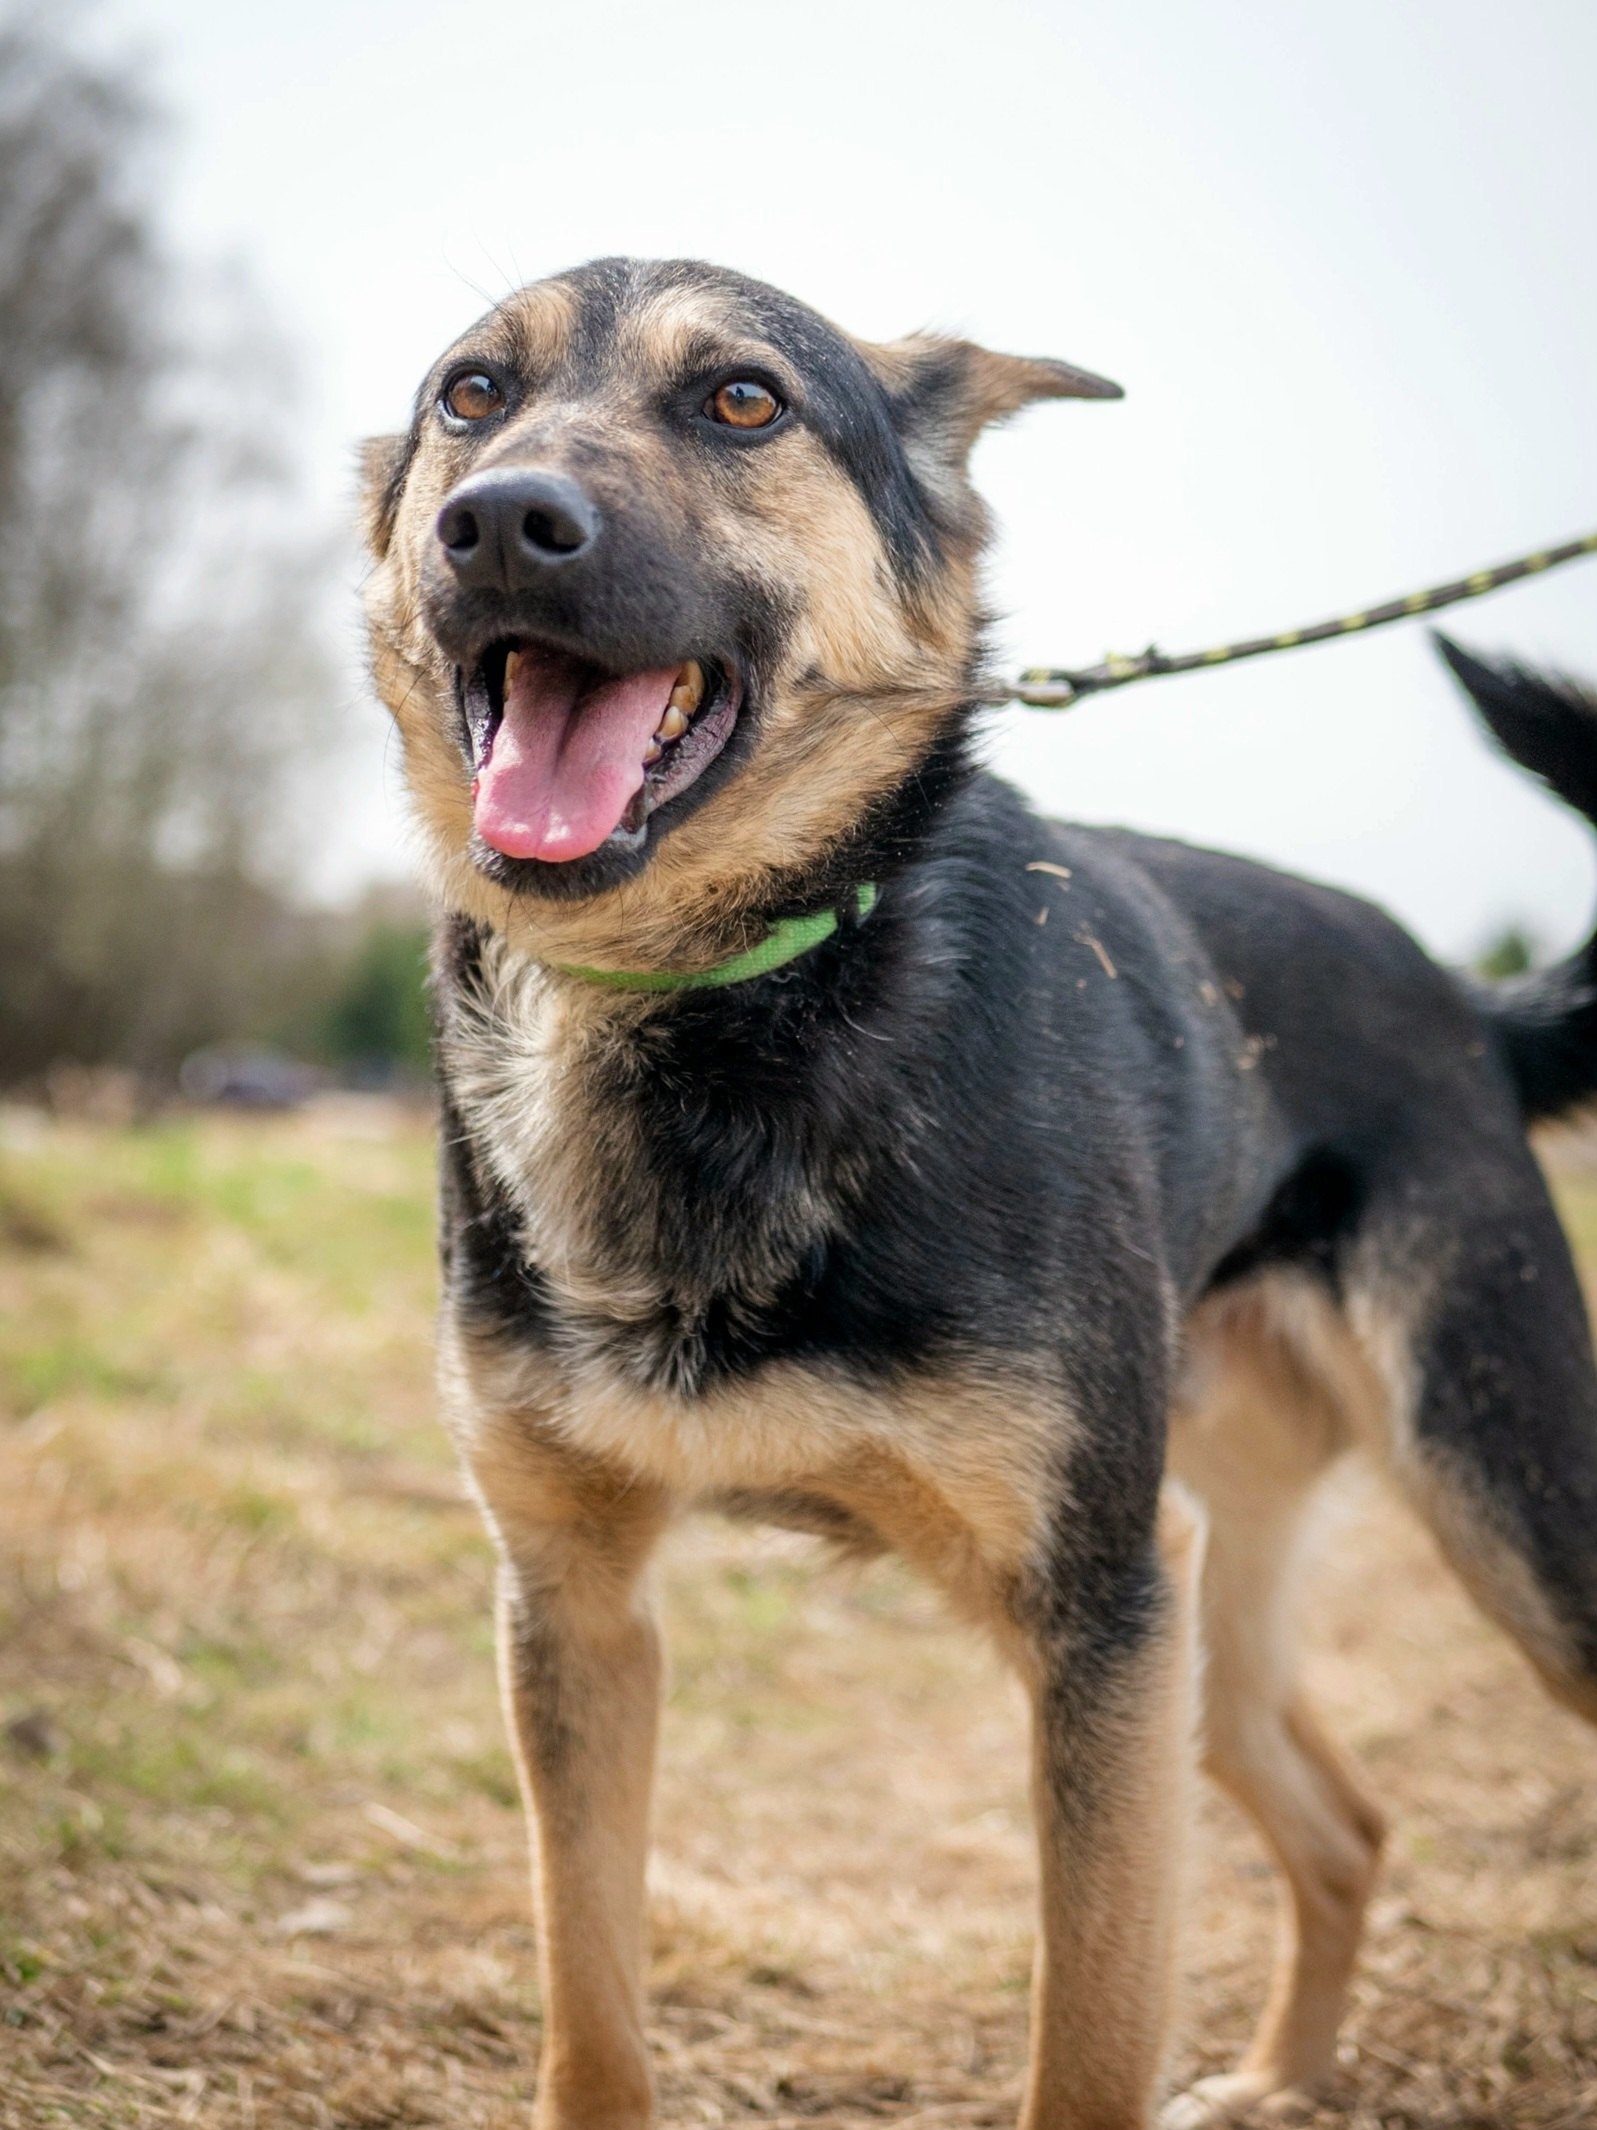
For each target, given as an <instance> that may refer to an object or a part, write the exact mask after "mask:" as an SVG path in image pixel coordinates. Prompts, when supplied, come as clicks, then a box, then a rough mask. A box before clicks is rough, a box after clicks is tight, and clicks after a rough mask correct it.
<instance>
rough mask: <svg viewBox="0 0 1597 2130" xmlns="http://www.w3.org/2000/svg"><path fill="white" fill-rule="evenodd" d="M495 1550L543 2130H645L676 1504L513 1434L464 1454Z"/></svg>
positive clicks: (493, 1437)
mask: <svg viewBox="0 0 1597 2130" xmlns="http://www.w3.org/2000/svg"><path fill="white" fill-rule="evenodd" d="M468 1459H469V1462H470V1465H471V1469H472V1473H473V1477H474V1478H475V1480H476V1483H477V1486H478V1488H479V1490H480V1492H481V1494H482V1496H483V1499H484V1502H485V1505H486V1508H487V1512H488V1517H489V1521H490V1524H491V1525H492V1527H493V1529H494V1532H495V1535H496V1537H497V1538H498V1541H499V1548H500V1575H499V1663H500V1679H501V1684H502V1687H503V1692H504V1701H505V1712H506V1717H507V1719H508V1723H509V1728H510V1734H511V1742H512V1745H513V1746H514V1748H515V1753H516V1759H517V1763H518V1768H519V1772H520V1777H521V1786H522V1794H523V1797H524V1799H525V1802H526V1807H527V1815H528V1819H529V1821H530V1823H531V1829H532V1837H533V1852H534V1893H535V1905H536V1908H537V1921H538V1957H539V1973H540V1981H541V1985H542V1998H543V2050H542V2055H541V2058H540V2062H539V2069H538V2101H537V2112H536V2116H535V2122H536V2126H537V2130H643V2126H644V2125H645V2124H646V2123H647V2122H648V2121H649V2119H650V2116H651V2114H652V2110H653V2088H652V2080H651V2077H650V2071H649V2063H648V2056H647V2053H646V2049H645V2043H644V2032H643V2006H642V1988H643V1958H644V1924H643V1911H644V1865H645V1856H646V1848H647V1841H648V1811H649V1791H650V1786H651V1782H652V1777H653V1766H654V1746H655V1732H656V1726H657V1717H658V1705H659V1692H660V1672H661V1659H660V1648H659V1639H658V1636H657V1633H656V1630H655V1626H654V1622H653V1619H652V1617H651V1616H650V1613H649V1611H648V1609H647V1606H646V1604H645V1602H644V1600H643V1597H642V1594H641V1589H640V1578H641V1575H642V1571H643V1568H644V1565H645V1563H646V1560H647V1558H648V1555H649V1552H650V1551H651V1549H652V1547H653V1544H654V1541H655V1539H656V1537H657V1536H658V1535H659V1532H660V1530H661V1528H662V1526H663V1523H664V1521H665V1504H664V1503H663V1502H662V1501H661V1500H660V1499H659V1497H658V1496H656V1495H655V1494H654V1493H653V1492H652V1490H650V1489H649V1488H647V1487H638V1486H628V1485H625V1484H623V1483H622V1482H620V1481H619V1480H617V1479H616V1478H615V1477H614V1475H607V1474H605V1473H604V1472H602V1471H601V1470H599V1469H597V1468H590V1467H589V1466H588V1465H587V1464H586V1461H585V1460H578V1459H571V1458H567V1457H565V1456H564V1455H562V1454H557V1453H551V1452H547V1451H545V1452H540V1451H539V1450H538V1449H537V1448H536V1447H535V1440H534V1437H533V1435H532V1431H531V1426H530V1423H529V1425H528V1426H527V1427H526V1428H525V1429H524V1430H523V1429H518V1428H517V1427H516V1425H515V1423H514V1422H510V1423H505V1424H502V1425H501V1426H500V1427H498V1428H495V1429H493V1430H492V1431H491V1432H490V1433H489V1434H488V1436H487V1439H486V1440H485V1439H484V1437H483V1436H482V1435H481V1434H479V1435H478V1437H477V1440H476V1441H475V1442H474V1443H472V1444H470V1445H469V1447H468Z"/></svg>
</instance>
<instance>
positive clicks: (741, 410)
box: [704, 377, 782, 429]
mask: <svg viewBox="0 0 1597 2130" xmlns="http://www.w3.org/2000/svg"><path fill="white" fill-rule="evenodd" d="M704 411H705V413H706V414H707V415H708V416H709V417H710V419H711V421H712V422H724V423H725V424H726V426H727V427H728V428H729V429H769V428H770V426H771V424H772V422H774V421H775V420H776V417H777V416H778V415H779V414H780V413H781V411H782V402H781V401H780V400H779V399H778V398H777V396H776V394H775V393H774V392H773V391H772V390H771V389H770V387H769V386H768V385H762V384H761V383H760V382H759V380H758V379H757V378H754V377H734V378H731V379H729V380H728V382H727V383H726V384H724V385H722V386H721V387H720V389H719V390H718V391H715V392H712V393H711V394H710V396H709V398H708V399H707V400H706V401H705V402H704Z"/></svg>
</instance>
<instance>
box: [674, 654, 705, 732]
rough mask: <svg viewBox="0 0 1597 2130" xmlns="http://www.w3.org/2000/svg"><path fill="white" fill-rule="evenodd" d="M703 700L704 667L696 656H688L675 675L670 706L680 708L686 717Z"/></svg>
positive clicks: (689, 715)
mask: <svg viewBox="0 0 1597 2130" xmlns="http://www.w3.org/2000/svg"><path fill="white" fill-rule="evenodd" d="M703 700H704V668H703V666H701V665H700V664H699V661H698V660H697V659H696V658H690V659H689V660H688V662H687V664H686V665H685V666H684V667H683V668H682V671H681V672H680V673H679V674H678V675H677V677H676V686H675V687H674V688H673V689H672V690H671V708H672V709H673V710H680V711H681V712H682V714H683V716H684V717H685V718H687V717H691V716H692V715H693V713H694V711H695V710H697V709H698V707H699V705H700V703H702V702H703ZM673 736H674V735H673Z"/></svg>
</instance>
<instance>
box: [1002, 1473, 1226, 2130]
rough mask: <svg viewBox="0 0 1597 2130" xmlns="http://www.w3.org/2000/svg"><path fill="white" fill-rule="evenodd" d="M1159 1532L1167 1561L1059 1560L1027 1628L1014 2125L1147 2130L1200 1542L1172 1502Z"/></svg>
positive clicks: (1171, 1951)
mask: <svg viewBox="0 0 1597 2130" xmlns="http://www.w3.org/2000/svg"><path fill="white" fill-rule="evenodd" d="M1159 1536H1160V1551H1161V1552H1162V1554H1163V1564H1162V1566H1161V1564H1160V1563H1159V1562H1158V1561H1157V1560H1150V1561H1149V1562H1148V1563H1146V1564H1145V1565H1144V1566H1142V1567H1140V1568H1138V1567H1133V1568H1130V1569H1128V1570H1127V1571H1125V1572H1124V1573H1123V1574H1121V1575H1119V1576H1117V1577H1106V1576H1105V1575H1104V1574H1103V1572H1102V1564H1101V1563H1096V1564H1094V1565H1095V1567H1096V1568H1097V1570H1098V1572H1097V1573H1094V1574H1090V1575H1089V1573H1088V1572H1086V1571H1085V1570H1083V1569H1081V1568H1080V1567H1078V1566H1074V1565H1072V1564H1069V1563H1065V1564H1061V1565H1060V1566H1059V1567H1058V1568H1057V1569H1056V1571H1055V1573H1056V1576H1057V1577H1058V1578H1059V1583H1056V1585H1055V1596H1056V1598H1057V1597H1058V1595H1059V1588H1060V1583H1063V1584H1069V1585H1071V1587H1070V1588H1069V1589H1068V1591H1067V1592H1066V1593H1065V1595H1064V1602H1063V1603H1055V1604H1053V1605H1048V1606H1045V1607H1044V1608H1042V1609H1041V1611H1040V1614H1039V1617H1038V1619H1037V1621H1036V1623H1035V1624H1034V1625H1033V1627H1032V1628H1031V1631H1030V1632H1029V1634H1028V1638H1027V1639H1028V1645H1029V1662H1028V1664H1027V1666H1026V1671H1027V1678H1028V1685H1029V1687H1030V1690H1031V1698H1032V1710H1033V1771H1032V1781H1033V1796H1034V1804H1035V1809H1036V1816H1037V1832H1038V1848H1039V1853H1040V1861H1041V1882H1042V1929H1041V1934H1040V1937H1039V1940H1038V1946H1037V1961H1036V1969H1035V1973H1034V1978H1033V1987H1032V2037H1031V2065H1030V2070H1029V2073H1028V2078H1027V2086H1026V2099H1025V2104H1024V2106H1023V2108H1022V2110H1021V2130H1146V2126H1147V2125H1148V2123H1149V2122H1150V2120H1151V2117H1152V2111H1153V2107H1154V2103H1155V2100H1156V2098H1157V2092H1158V2087H1159V2083H1160V2078H1161V2074H1162V2072H1163V2069H1164V2058H1165V2051H1166V2049H1167V2047H1168V2041H1169V2029H1170V2022H1171V2013H1172V2007H1173V1998H1174V1981H1175V1977H1174V1968H1175V1949H1176V1923H1177V1910H1178V1907H1179V1896H1180V1879H1181V1861H1182V1855H1183V1848H1184V1840H1185V1830H1186V1824H1187V1818H1188V1813H1189V1811H1190V1798H1189V1787H1190V1780H1191V1768H1192V1732H1193V1716H1194V1698H1195V1695H1194V1688H1195V1677H1194V1674H1195V1655H1194V1643H1193V1620H1194V1616H1195V1610H1196V1598H1195V1592H1196V1580H1197V1573H1198V1568H1199V1564H1200V1563H1199V1555H1200V1553H1201V1533H1200V1529H1199V1527H1198V1525H1197V1523H1196V1521H1195V1519H1194V1518H1193V1517H1192V1515H1191V1514H1190V1512H1189V1511H1188V1510H1187V1508H1186V1506H1185V1504H1184V1503H1183V1502H1182V1501H1181V1500H1180V1499H1179V1498H1168V1497H1167V1500H1166V1503H1165V1506H1164V1510H1163V1513H1162V1516H1161V1522H1160V1534H1159ZM1089 1585H1090V1586H1091V1587H1089Z"/></svg>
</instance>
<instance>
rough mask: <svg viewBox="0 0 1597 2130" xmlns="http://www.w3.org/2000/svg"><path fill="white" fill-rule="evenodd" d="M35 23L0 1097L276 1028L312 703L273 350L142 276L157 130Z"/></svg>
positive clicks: (13, 513) (17, 199) (152, 250)
mask: <svg viewBox="0 0 1597 2130" xmlns="http://www.w3.org/2000/svg"><path fill="white" fill-rule="evenodd" d="M59 19H60V18H59V16H58V15H54V14H52V15H51V16H48V17H47V16H46V15H45V14H44V13H43V12H42V11H39V10H31V11H29V12H27V13H24V14H21V15H13V16H12V17H11V18H9V20H5V21H0V1082H6V1081H14V1080H16V1079H19V1078H23V1077H26V1076H28V1075H30V1074H32V1073H35V1072H37V1071H39V1070H41V1069H42V1068H43V1067H44V1066H46V1065H47V1064H49V1063H50V1062H51V1061H53V1060H55V1059H57V1058H62V1057H68V1058H73V1059H76V1060H78V1061H80V1062H84V1063H91V1064H92V1063H99V1062H104V1061H108V1060H114V1061H117V1062H120V1063H125V1064H128V1065H130V1066H132V1067H134V1068H136V1069H140V1070H144V1071H163V1070H165V1069H168V1068H169V1067H170V1066H171V1065H172V1064H173V1063H174V1062H175V1060H176V1058H177V1057H178V1056H180V1055H181V1054H182V1052H183V1051H184V1050H185V1049H187V1048H189V1047H191V1046H192V1045H193V1044H194V1043H196V1042H200V1041H204V1040H207V1039H209V1038H211V1037H213V1036H215V1035H217V1034H222V1033H231V1032H235V1031H237V1030H238V1029H240V1028H241V1027H247V1026H249V1025H250V1024H251V1022H252V1020H258V1019H259V1018H260V1015H261V1013H262V1012H263V1011H264V1010H266V1009H267V1008H268V1007H270V1008H271V1009H274V1010H275V1009H279V1008H280V1007H281V1004H282V988H283V985H284V983H285V981H288V980H289V979H290V972H291V970H292V968H293V966H295V958H296V956H297V955H298V954H300V951H301V946H302V942H299V941H297V940H296V937H295V932H296V927H295V924H294V921H293V915H292V910H291V906H290V900H285V898H284V897H283V896H282V895H281V893H280V892H278V890H279V889H280V887H281V884H282V882H283V881H284V880H285V879H286V878H288V877H289V867H290V863H291V860H292V855H293V852H294V848H295V842H296V837H298V838H299V840H300V841H303V837H304V835H305V833H306V832H307V831H308V829H309V827H310V825H311V822H310V810H311V800H312V796H313V794H314V792H315V790H316V788H317V786H318V783H325V778H322V779H318V778H317V776H316V770H317V769H318V767H319V766H321V765H322V764H324V762H325V758H326V756H327V754H328V753H329V752H330V751H331V750H332V749H333V748H334V747H335V746H336V745H337V742H338V738H339V734H338V732H337V731H336V729H335V727H336V718H335V715H334V713H335V711H336V710H337V709H338V707H339V706H340V703H341V691H340V688H339V685H338V683H337V681H336V679H335V677H334V674H333V672H332V668H331V662H330V659H329V657H328V655H327V651H326V644H325V634H326V632H325V625H324V618H323V602H324V597H325V586H326V584H327V581H328V579H329V577H330V576H331V575H332V574H333V567H332V565H333V562H334V551H333V548H332V544H331V541H330V539H329V538H328V537H327V536H326V535H325V534H319V533H318V532H317V530H316V528H314V526H313V527H312V528H311V531H310V533H309V535H307V527H306V518H305V512H304V510H303V506H301V505H299V503H298V500H297V498H296V496H295V493H294V484H293V480H292V464H291V460H290V458H289V455H288V452H287V449H286V440H287V438H288V435H289V427H288V424H289V420H290V413H291V410H290V408H289V406H288V405H287V403H286V401H285V395H284V391H283V378H284V375H285V374H286V372H287V370H288V367H289V366H288V365H287V363H286V361H285V358H284V352H283V350H282V348H281V347H280V346H279V345H278V344H277V343H276V340H275V338H274V336H273V334H272V333H271V331H270V330H269V328H268V326H267V325H266V323H265V321H264V320H263V318H262V317H261V315H260V311H259V306H258V304H257V303H256V302H255V300H254V299H253V297H252V294H251V292H250V290H249V288H248V286H247V284H246V283H245V282H244V281H243V280H242V279H241V278H240V277H238V276H236V275H235V276H232V277H220V276H219V277H212V278H211V279H209V280H208V279H207V278H206V277H204V276H202V275H200V274H199V273H197V272H196V271H194V270H192V269H185V268H182V267H180V266H179V265H178V264H177V263H175V262H174V261H173V259H172V258H170V257H169V256H168V255H167V253H166V251H165V249H164V248H163V246H162V244H161V242H160V240H159V236H158V232H157V226H156V221H155V216H154V209H153V205H152V199H151V180H150V163H151V158H152V151H153V149H154V147H155V145H156V144H157V142H158V140H159V137H160V125H159V121H158V119H157V117H156V115H155V114H154V112H153V111H152V109H151V108H150V106H149V105H148V103H147V102H146V101H145V100H144V98H143V97H142V95H141V94H140V93H139V92H138V91H137V89H136V88H134V87H131V86H129V85H128V84H127V83H125V82H123V81H120V80H118V79H116V78H115V77H114V76H113V75H112V74H111V73H110V72H109V71H108V70H107V69H106V67H105V66H104V65H103V64H102V63H100V62H96V61H94V60H92V59H91V58H89V57H87V56H85V55H84V53H83V52H81V51H79V50H78V49H77V48H76V47H75V46H74V45H73V43H72V41H71V38H70V35H68V34H66V33H63V32H62V30H61V29H60V28H59V27H57V26H56V25H57V24H58V23H59ZM70 20H71V18H70V15H69V17H68V24H69V27H70Z"/></svg>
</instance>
